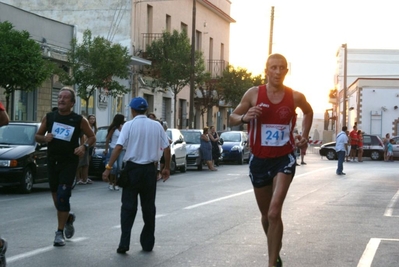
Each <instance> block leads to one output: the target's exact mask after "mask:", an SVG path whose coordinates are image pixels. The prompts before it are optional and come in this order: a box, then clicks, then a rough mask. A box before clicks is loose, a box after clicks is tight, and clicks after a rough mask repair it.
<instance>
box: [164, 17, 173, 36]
mask: <svg viewBox="0 0 399 267" xmlns="http://www.w3.org/2000/svg"><path fill="white" fill-rule="evenodd" d="M171 24H172V17H171V16H169V15H166V27H165V30H166V31H167V32H170V30H171V27H172V26H171Z"/></svg>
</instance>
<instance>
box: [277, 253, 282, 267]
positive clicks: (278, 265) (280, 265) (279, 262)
mask: <svg viewBox="0 0 399 267" xmlns="http://www.w3.org/2000/svg"><path fill="white" fill-rule="evenodd" d="M276 267H283V261H282V260H281V258H280V255H278V258H277V263H276Z"/></svg>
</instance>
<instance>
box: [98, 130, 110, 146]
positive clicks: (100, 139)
mask: <svg viewBox="0 0 399 267" xmlns="http://www.w3.org/2000/svg"><path fill="white" fill-rule="evenodd" d="M107 132H108V129H107V128H100V129H98V131H97V133H96V143H105V139H106V138H107Z"/></svg>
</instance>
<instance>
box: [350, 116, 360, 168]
mask: <svg viewBox="0 0 399 267" xmlns="http://www.w3.org/2000/svg"><path fill="white" fill-rule="evenodd" d="M349 137H350V144H351V148H350V154H349V160H350V161H352V162H357V159H356V157H357V148H358V141H359V138H358V136H357V123H356V122H355V125H354V126H353V130H352V131H351V132H350V134H349Z"/></svg>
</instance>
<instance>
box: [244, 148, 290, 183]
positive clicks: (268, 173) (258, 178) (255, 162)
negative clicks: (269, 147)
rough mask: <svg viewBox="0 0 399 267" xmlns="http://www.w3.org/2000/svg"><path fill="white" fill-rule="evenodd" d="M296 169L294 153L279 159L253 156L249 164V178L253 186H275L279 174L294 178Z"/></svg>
mask: <svg viewBox="0 0 399 267" xmlns="http://www.w3.org/2000/svg"><path fill="white" fill-rule="evenodd" d="M295 169H296V158H295V153H294V152H292V153H290V154H287V155H285V156H281V157H277V158H265V159H262V158H257V157H255V156H252V158H251V161H250V162H249V177H250V178H251V182H252V185H253V186H254V187H256V188H261V187H264V186H267V185H272V184H273V179H274V177H276V175H277V173H279V172H282V173H284V174H291V175H292V178H294V175H295Z"/></svg>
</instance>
